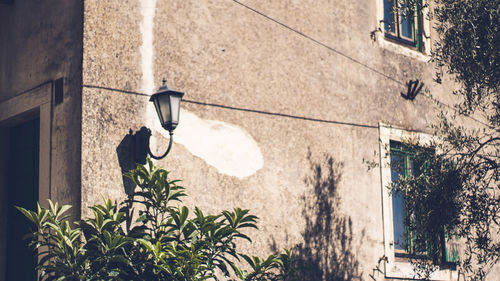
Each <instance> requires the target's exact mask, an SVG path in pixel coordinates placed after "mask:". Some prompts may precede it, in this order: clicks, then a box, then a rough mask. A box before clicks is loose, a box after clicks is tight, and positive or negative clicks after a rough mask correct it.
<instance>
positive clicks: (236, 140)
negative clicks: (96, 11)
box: [139, 0, 264, 179]
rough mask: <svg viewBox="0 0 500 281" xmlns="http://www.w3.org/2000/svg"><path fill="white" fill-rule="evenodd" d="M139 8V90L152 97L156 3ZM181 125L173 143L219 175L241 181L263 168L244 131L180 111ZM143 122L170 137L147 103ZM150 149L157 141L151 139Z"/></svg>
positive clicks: (153, 0) (254, 145)
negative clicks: (183, 148)
mask: <svg viewBox="0 0 500 281" xmlns="http://www.w3.org/2000/svg"><path fill="white" fill-rule="evenodd" d="M139 1H140V5H141V15H142V22H141V24H140V31H141V35H142V45H141V47H140V52H141V70H142V81H141V90H142V92H143V93H145V94H148V95H152V94H153V92H154V89H155V86H154V52H153V50H154V48H153V27H154V17H155V12H156V0H139ZM180 118H181V122H180V124H179V126H178V127H177V129H176V130H175V137H174V141H175V142H176V143H180V144H182V145H184V146H185V147H186V148H187V150H189V151H190V152H191V153H192V154H193V155H195V156H198V157H200V158H201V159H203V160H204V161H205V162H206V163H207V164H209V165H211V166H213V167H215V168H216V169H217V170H218V171H219V173H222V174H226V175H230V176H235V177H238V178H240V179H241V178H244V177H248V176H251V175H253V174H254V173H255V172H257V171H258V170H259V169H261V168H262V166H263V165H264V159H263V157H262V153H261V151H260V148H259V146H258V145H257V142H256V141H255V140H254V139H253V138H252V136H250V134H248V133H247V132H245V131H244V130H243V129H241V128H239V127H237V126H234V125H231V124H228V123H225V122H221V121H216V120H203V119H201V118H199V117H198V116H196V115H195V114H193V113H191V112H188V111H186V110H182V109H181V117H180ZM145 123H146V125H147V126H148V127H150V128H152V130H153V131H156V132H160V133H161V134H162V135H164V136H165V137H166V138H169V137H170V136H169V135H168V132H167V131H166V130H165V129H163V128H162V127H161V126H160V123H159V122H158V120H157V116H156V110H155V108H154V106H153V104H152V103H149V102H148V105H147V110H146V115H145ZM150 145H151V147H156V141H155V139H154V138H151V142H150Z"/></svg>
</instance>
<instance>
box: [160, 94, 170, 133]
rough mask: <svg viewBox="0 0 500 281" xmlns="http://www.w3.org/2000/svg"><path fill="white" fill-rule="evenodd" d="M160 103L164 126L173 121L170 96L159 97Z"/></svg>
mask: <svg viewBox="0 0 500 281" xmlns="http://www.w3.org/2000/svg"><path fill="white" fill-rule="evenodd" d="M158 103H159V106H160V111H161V119H162V120H161V121H162V124H161V125H162V126H163V125H165V124H166V123H169V122H171V120H172V115H171V114H170V98H169V96H168V95H161V96H159V97H158Z"/></svg>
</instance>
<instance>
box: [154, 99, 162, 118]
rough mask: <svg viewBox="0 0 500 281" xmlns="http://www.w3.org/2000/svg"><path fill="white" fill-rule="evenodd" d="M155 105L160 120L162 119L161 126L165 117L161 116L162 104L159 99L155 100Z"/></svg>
mask: <svg viewBox="0 0 500 281" xmlns="http://www.w3.org/2000/svg"><path fill="white" fill-rule="evenodd" d="M153 104H154V106H155V109H156V114H158V119H160V124H163V116H162V115H161V110H160V104H159V102H158V98H155V99H153Z"/></svg>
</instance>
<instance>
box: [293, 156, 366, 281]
mask: <svg viewBox="0 0 500 281" xmlns="http://www.w3.org/2000/svg"><path fill="white" fill-rule="evenodd" d="M308 159H309V162H310V163H311V174H310V176H308V177H307V178H306V179H305V180H304V181H305V183H306V184H307V185H308V186H309V187H310V188H311V189H312V191H313V192H312V193H311V194H308V195H305V196H304V197H303V200H304V206H305V207H304V210H303V215H304V218H305V220H306V223H305V231H304V233H303V234H302V236H303V238H304V243H302V244H300V245H298V246H297V248H296V249H294V254H295V255H296V256H297V259H298V261H297V265H298V270H297V272H296V273H295V276H294V278H293V280H303V281H343V280H346V281H347V280H361V275H362V273H361V272H360V270H359V262H358V260H357V259H356V257H355V255H354V249H353V247H354V245H353V238H352V221H351V218H350V217H347V216H345V215H343V214H342V213H341V212H340V210H339V208H338V205H339V203H340V196H339V195H338V193H337V189H338V184H339V182H340V179H341V173H342V168H343V164H342V163H338V162H336V161H335V160H334V159H333V157H331V156H325V157H324V159H322V161H320V162H319V163H314V162H313V161H312V160H311V155H310V153H309V155H308ZM362 235H364V233H363V234H362Z"/></svg>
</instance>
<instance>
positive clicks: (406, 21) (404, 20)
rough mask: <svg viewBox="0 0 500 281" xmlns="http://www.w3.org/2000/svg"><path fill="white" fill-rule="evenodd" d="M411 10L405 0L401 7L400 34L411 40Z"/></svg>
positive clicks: (412, 19)
mask: <svg viewBox="0 0 500 281" xmlns="http://www.w3.org/2000/svg"><path fill="white" fill-rule="evenodd" d="M413 21H414V18H413V11H412V9H411V8H410V9H409V8H408V6H407V4H406V1H405V4H403V6H402V7H401V36H402V37H406V38H409V39H412V40H413Z"/></svg>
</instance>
